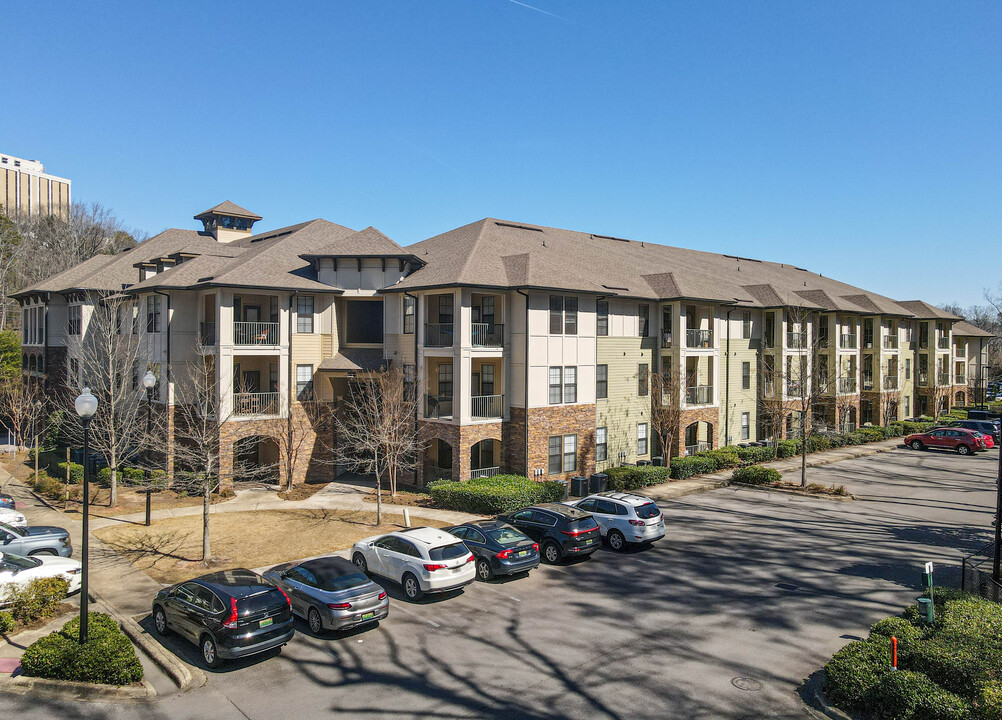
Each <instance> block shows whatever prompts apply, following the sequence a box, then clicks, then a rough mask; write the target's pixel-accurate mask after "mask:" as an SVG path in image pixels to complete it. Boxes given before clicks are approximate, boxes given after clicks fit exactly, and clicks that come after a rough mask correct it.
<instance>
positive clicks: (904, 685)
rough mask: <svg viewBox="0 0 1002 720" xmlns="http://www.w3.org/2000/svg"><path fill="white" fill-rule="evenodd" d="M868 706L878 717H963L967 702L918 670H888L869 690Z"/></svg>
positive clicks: (915, 719) (947, 719)
mask: <svg viewBox="0 0 1002 720" xmlns="http://www.w3.org/2000/svg"><path fill="white" fill-rule="evenodd" d="M867 707H868V708H869V710H870V712H871V713H872V714H873V716H874V717H875V718H878V720H963V719H964V718H966V717H967V714H968V713H967V704H966V703H965V702H964V701H963V700H962V699H961V698H959V697H957V696H956V695H954V694H953V693H951V692H949V691H948V690H944V689H943V688H941V687H940V686H939V685H937V684H936V683H934V682H933V681H932V680H930V679H929V678H928V677H926V676H925V675H923V674H922V673H920V672H911V671H908V670H902V671H900V672H888V673H885V674H884V675H882V676H881V678H880V682H878V683H877V685H876V686H875V687H874V688H873V689H872V690H871V692H870V697H869V698H868V701H867Z"/></svg>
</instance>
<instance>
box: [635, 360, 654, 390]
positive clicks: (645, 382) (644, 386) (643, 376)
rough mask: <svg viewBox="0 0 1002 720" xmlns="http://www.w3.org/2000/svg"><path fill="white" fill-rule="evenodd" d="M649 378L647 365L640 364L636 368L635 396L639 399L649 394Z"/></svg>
mask: <svg viewBox="0 0 1002 720" xmlns="http://www.w3.org/2000/svg"><path fill="white" fill-rule="evenodd" d="M650 387H651V378H650V367H649V366H648V365H647V363H640V365H638V366H637V395H639V396H640V397H647V394H648V393H649V392H650Z"/></svg>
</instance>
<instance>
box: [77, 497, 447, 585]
mask: <svg viewBox="0 0 1002 720" xmlns="http://www.w3.org/2000/svg"><path fill="white" fill-rule="evenodd" d="M375 522H376V514H375V513H374V512H361V511H354V510H326V509H318V510H257V511H249V512H228V513H212V516H211V523H210V528H209V532H210V534H211V543H212V554H213V558H214V561H213V563H212V565H211V567H210V568H206V567H205V566H203V565H202V563H201V557H202V516H201V514H198V515H189V516H185V517H176V518H170V519H168V520H158V521H156V522H154V523H153V524H152V525H151V526H150V527H148V528H147V527H144V526H142V525H132V524H122V525H115V526H112V527H106V528H101V529H100V530H97V531H95V532H94V535H96V536H97V537H98V538H100V539H101V540H102V541H103V542H105V543H106V544H107V545H108V546H109V547H111V548H112V549H114V550H116V551H118V552H119V553H121V554H122V555H124V556H126V557H128V558H129V559H130V560H132V562H133V563H134V564H135V565H136V566H137V567H139V568H141V569H142V570H144V571H145V572H146V573H147V574H148V575H149V576H150V577H152V578H153V579H154V580H156V581H158V582H161V583H175V582H180V581H182V580H187V579H189V578H193V577H197V576H198V575H203V574H205V573H206V572H209V571H210V570H226V569H230V568H239V567H245V568H257V567H263V566H266V565H274V564H276V563H280V562H285V561H287V560H297V559H299V558H306V557H311V556H314V555H322V554H324V553H328V552H332V551H334V550H342V549H345V548H349V547H351V546H352V545H353V544H354V543H355V542H356V541H358V540H361V539H362V538H364V537H368V536H370V535H378V534H380V533H388V532H393V531H394V530H399V529H400V528H402V527H403V516H401V515H390V514H386V513H384V514H383V524H382V525H380V526H379V527H376V526H375ZM421 523H423V524H427V525H431V526H432V527H443V526H444V525H446V523H442V522H437V521H434V520H428V519H426V518H422V519H421Z"/></svg>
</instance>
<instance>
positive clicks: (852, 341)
mask: <svg viewBox="0 0 1002 720" xmlns="http://www.w3.org/2000/svg"><path fill="white" fill-rule="evenodd" d="M839 347H840V348H842V349H843V350H855V349H856V334H855V333H842V335H841V337H840V338H839Z"/></svg>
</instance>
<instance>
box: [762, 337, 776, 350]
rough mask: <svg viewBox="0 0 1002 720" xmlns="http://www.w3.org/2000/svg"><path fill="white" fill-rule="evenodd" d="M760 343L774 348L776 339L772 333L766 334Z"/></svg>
mask: <svg viewBox="0 0 1002 720" xmlns="http://www.w3.org/2000/svg"><path fill="white" fill-rule="evenodd" d="M762 344H763V345H764V346H765V347H767V348H774V347H776V340H775V338H773V336H772V335H768V334H767V335H766V336H765V337H764V338H762Z"/></svg>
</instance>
